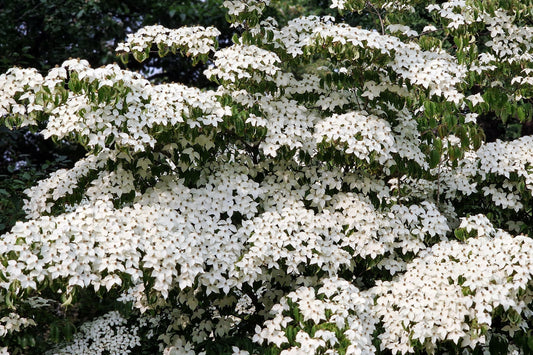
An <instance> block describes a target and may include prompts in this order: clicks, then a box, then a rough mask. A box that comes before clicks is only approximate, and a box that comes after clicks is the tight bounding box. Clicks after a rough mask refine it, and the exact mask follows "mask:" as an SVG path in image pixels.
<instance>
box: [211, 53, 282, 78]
mask: <svg viewBox="0 0 533 355" xmlns="http://www.w3.org/2000/svg"><path fill="white" fill-rule="evenodd" d="M279 62H280V60H279V58H278V56H277V55H276V54H275V53H273V52H270V51H267V50H264V49H262V48H259V47H257V46H254V45H251V46H243V45H237V44H235V45H233V46H231V47H228V48H224V49H221V50H220V51H218V52H216V53H215V63H214V66H213V67H212V68H209V69H207V70H206V71H205V72H204V74H205V75H206V76H207V77H216V78H218V79H219V80H222V81H229V82H242V81H243V80H248V79H249V80H253V81H256V82H260V81H261V80H263V75H266V76H267V78H268V77H272V76H273V75H274V74H276V72H277V71H278V70H279V68H278V67H277V66H276V63H279ZM261 73H262V74H263V75H260V74H261Z"/></svg>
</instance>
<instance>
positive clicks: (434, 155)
mask: <svg viewBox="0 0 533 355" xmlns="http://www.w3.org/2000/svg"><path fill="white" fill-rule="evenodd" d="M440 155H441V152H440V151H439V150H437V149H433V150H432V151H431V152H430V153H429V167H430V168H431V169H433V168H434V167H436V166H437V165H439V163H440Z"/></svg>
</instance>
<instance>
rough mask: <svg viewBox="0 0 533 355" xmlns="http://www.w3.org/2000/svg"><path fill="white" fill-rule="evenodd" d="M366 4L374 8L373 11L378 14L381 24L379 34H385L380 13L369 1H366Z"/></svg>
mask: <svg viewBox="0 0 533 355" xmlns="http://www.w3.org/2000/svg"><path fill="white" fill-rule="evenodd" d="M366 6H369V7H371V8H372V9H373V10H374V12H375V13H376V15H378V18H379V23H380V24H381V34H382V35H384V34H385V26H384V25H383V19H382V18H381V14H380V13H379V10H378V9H377V8H376V7H375V6H374V4H372V3H371V2H370V1H367V2H366Z"/></svg>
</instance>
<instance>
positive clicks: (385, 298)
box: [374, 216, 533, 353]
mask: <svg viewBox="0 0 533 355" xmlns="http://www.w3.org/2000/svg"><path fill="white" fill-rule="evenodd" d="M461 228H465V229H466V230H472V229H476V231H477V234H478V237H477V238H471V239H468V241H467V242H466V243H459V242H456V241H453V242H442V243H440V244H437V245H435V246H433V248H431V250H430V251H427V252H425V253H423V255H421V256H420V258H418V259H416V260H414V261H413V262H412V263H410V264H409V265H408V267H407V272H406V273H405V274H403V275H402V276H400V277H399V278H398V279H396V280H394V281H392V282H379V283H378V285H377V286H376V288H375V289H374V292H376V295H379V296H378V298H377V305H376V307H375V310H376V313H377V315H378V316H379V317H381V319H382V320H383V322H384V326H385V329H386V330H385V332H384V333H383V334H381V335H380V336H379V337H380V339H381V341H382V345H381V346H382V348H383V349H385V348H389V349H392V350H393V351H400V352H402V353H405V352H409V351H412V350H413V348H412V342H411V340H419V341H420V343H421V344H426V345H427V346H428V347H429V349H428V350H431V347H433V346H434V344H435V343H436V342H437V341H442V340H452V341H453V342H455V343H456V344H458V345H461V346H463V347H466V346H470V347H472V348H474V347H475V346H476V344H478V343H484V342H485V339H484V333H483V329H484V328H483V327H490V326H491V314H492V312H493V311H494V309H496V308H497V307H498V306H502V307H503V309H504V310H505V311H509V312H511V310H513V311H514V312H516V313H517V314H522V313H523V314H524V316H526V317H528V316H530V313H531V311H530V310H528V306H527V304H528V303H529V302H530V298H531V294H530V292H526V293H525V294H524V291H525V290H527V289H528V283H529V282H530V280H531V277H532V276H533V275H532V273H531V270H533V269H532V266H533V259H532V257H531V256H532V255H533V253H532V248H533V242H532V241H531V239H530V238H528V237H525V236H517V237H513V236H511V235H509V234H508V233H506V232H504V231H502V230H495V229H494V228H493V227H492V225H491V224H490V222H488V220H487V219H486V218H485V217H483V216H474V217H472V218H469V219H464V220H463V222H462V223H461ZM479 270H483V272H482V273H480V272H479ZM520 326H523V323H518V324H515V325H513V327H514V328H515V329H518V328H519V327H520ZM426 340H429V342H426Z"/></svg>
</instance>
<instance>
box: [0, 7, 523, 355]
mask: <svg viewBox="0 0 533 355" xmlns="http://www.w3.org/2000/svg"><path fill="white" fill-rule="evenodd" d="M268 5H269V1H259V0H247V1H225V2H224V7H225V8H226V9H227V13H228V17H229V20H230V21H231V22H232V23H233V24H234V25H235V26H237V27H239V26H240V27H239V31H240V32H242V35H241V36H236V37H235V39H234V43H233V44H232V45H230V46H227V47H225V48H223V49H218V45H217V42H216V37H217V36H218V35H219V32H218V30H216V29H214V28H204V27H186V28H181V29H177V30H171V29H167V28H164V27H162V26H149V27H146V28H144V29H141V30H140V31H138V32H137V33H135V34H132V35H130V36H128V38H127V39H126V42H125V43H122V44H120V45H119V47H118V48H117V51H118V52H120V53H121V54H122V55H126V54H127V53H132V54H133V55H134V57H135V58H136V59H137V60H141V61H142V60H144V59H146V57H147V56H148V55H150V51H151V49H152V47H154V46H156V47H157V48H158V52H159V55H161V56H162V55H166V54H167V52H172V53H177V52H180V53H181V54H183V55H186V56H191V57H193V61H195V60H203V61H205V62H206V63H207V69H206V70H205V72H204V74H205V75H206V76H207V77H208V78H209V79H211V80H212V81H213V82H214V83H216V84H217V85H218V87H216V88H212V89H205V90H200V89H198V88H192V87H187V86H185V85H182V84H177V83H164V84H157V85H156V84H153V83H151V82H149V81H148V80H146V79H145V78H143V76H142V75H141V74H139V73H132V72H129V71H127V70H123V69H121V68H120V67H119V66H118V65H108V66H105V67H102V68H91V67H90V66H89V63H88V62H87V61H85V60H79V59H71V60H68V61H66V62H64V63H63V64H62V65H61V66H59V67H57V68H54V69H52V70H50V71H49V73H48V74H47V75H44V76H43V75H41V74H39V73H38V72H37V71H35V70H32V69H20V68H13V69H10V70H9V71H8V72H6V73H5V74H2V75H0V116H1V117H5V121H6V123H8V124H10V125H14V126H28V125H29V126H37V125H41V127H44V129H43V130H42V131H41V133H42V134H43V135H44V136H45V137H48V138H49V137H52V138H56V139H60V140H61V139H74V140H76V141H77V142H79V143H80V144H82V145H84V146H85V147H86V148H87V151H88V153H87V155H86V156H85V157H84V158H82V159H80V160H79V161H78V162H76V163H75V164H74V166H72V167H71V168H69V169H61V170H57V171H56V172H54V173H52V174H51V175H50V176H49V177H48V178H46V179H43V180H41V181H39V182H37V183H36V184H35V186H33V187H31V188H29V189H27V190H26V191H25V194H26V196H27V200H26V202H25V205H24V209H25V211H26V217H27V218H26V220H24V221H20V222H18V223H17V224H16V225H15V226H14V227H13V228H12V229H11V231H10V232H9V233H6V234H5V235H3V236H2V237H1V238H0V300H3V302H4V301H5V302H4V303H5V304H4V303H2V304H0V336H2V337H5V338H6V339H8V340H9V339H12V338H13V337H15V336H17V335H18V334H22V333H24V332H26V331H31V329H33V328H34V327H35V326H36V325H37V326H39V324H37V320H38V317H34V318H32V317H33V315H31V312H38V311H39V310H41V311H44V310H50V309H53V308H54V307H55V305H56V304H57V305H58V304H59V299H61V303H63V304H64V305H65V307H66V306H67V305H68V304H70V303H69V302H74V303H75V302H79V301H80V300H79V299H78V298H77V297H78V295H79V293H80V292H87V293H92V294H96V295H98V296H101V295H105V296H106V297H113V298H114V300H116V304H119V305H120V306H116V307H117V308H120V309H122V310H123V308H126V309H127V311H124V312H122V313H119V312H118V311H117V310H111V311H109V312H108V311H107V310H106V313H105V314H102V313H100V314H97V315H95V317H94V318H93V319H92V320H87V321H86V322H85V323H84V324H83V325H81V326H80V327H79V331H78V332H77V333H76V334H75V335H74V337H73V339H72V340H71V341H70V342H65V343H61V344H59V345H57V346H55V347H54V348H53V349H51V350H50V353H54V354H55V353H57V354H69V353H84V354H101V353H102V354H103V353H128V352H130V353H135V351H137V349H139V348H141V347H142V346H143V344H142V342H143V341H147V342H152V343H154V344H156V345H155V346H156V347H157V348H158V350H159V351H160V352H161V353H163V354H168V355H171V354H191V355H192V354H197V353H200V354H203V353H209V351H210V349H211V350H212V349H213V348H210V346H211V345H212V344H213V343H215V344H217V345H220V349H222V348H223V350H220V349H219V351H221V352H224V353H233V354H236V355H237V354H240V355H245V354H250V353H254V352H258V351H260V350H264V348H266V347H276V348H274V349H275V350H276V351H278V350H279V352H280V353H281V354H312V353H326V354H338V353H346V354H372V353H375V352H376V351H378V350H383V351H392V352H393V353H409V352H414V351H423V350H425V351H428V352H434V351H437V350H439V351H440V350H442V348H441V345H442V344H443V343H444V342H447V343H451V344H454V345H453V346H455V347H456V348H455V350H457V352H459V351H460V348H466V349H468V348H471V349H474V348H476V347H477V348H480V347H487V346H488V345H487V344H491V339H496V338H497V337H499V336H502V337H503V336H507V337H508V339H509V343H510V344H509V350H516V349H518V346H519V344H515V343H514V341H515V340H514V338H512V337H513V334H515V333H518V332H522V331H523V330H524V329H526V328H527V326H528V322H529V321H530V319H531V317H532V312H531V302H532V297H533V294H532V290H531V282H532V279H533V273H532V272H531V270H533V259H532V255H533V243H532V242H531V238H530V237H528V236H526V235H525V234H520V233H526V232H527V231H529V230H530V227H531V226H530V225H529V226H528V223H530V217H529V213H530V204H531V202H530V200H531V194H532V191H533V173H532V171H531V166H533V161H532V159H533V158H532V157H533V154H532V149H533V148H532V147H533V141H532V140H533V138H532V137H531V136H523V137H520V138H516V139H514V140H509V141H501V140H496V141H495V142H483V141H482V135H480V133H479V131H478V128H477V121H478V120H480V119H482V118H483V117H484V116H486V115H487V114H495V112H496V113H498V114H500V113H501V112H505V114H506V115H508V116H509V115H512V116H513V117H514V118H519V119H521V117H522V116H523V117H524V118H525V117H526V113H527V112H526V111H527V109H528V108H527V107H528V106H527V104H526V103H527V100H531V91H530V89H531V85H533V81H532V79H531V78H532V76H531V73H533V70H532V69H531V68H530V67H531V61H532V58H531V55H532V52H533V46H532V45H531V36H529V34H530V33H531V28H530V27H528V26H524V25H523V23H522V22H520V21H521V20H520V17H519V16H516V17H515V16H513V15H512V14H511V13H509V12H508V11H505V10H503V9H492V10H490V9H488V8H486V7H485V5H483V4H480V3H478V2H473V1H459V0H453V1H448V2H444V3H440V4H438V5H436V4H430V5H428V6H427V8H426V9H425V10H424V11H426V12H425V13H424V16H425V17H424V18H425V20H424V21H426V22H427V23H426V22H424V25H425V26H424V27H423V30H422V31H419V32H415V30H414V29H413V28H415V26H414V25H413V24H409V23H384V22H383V23H382V21H383V19H382V18H381V17H378V20H379V27H381V28H379V30H375V29H366V28H361V27H354V26H349V25H348V24H346V23H337V22H336V19H335V18H334V17H331V16H326V17H318V16H307V17H301V18H297V19H292V20H289V21H288V23H287V24H286V25H284V26H280V25H279V24H278V23H277V22H276V20H275V19H273V18H264V17H262V12H263V11H264V9H265V8H266V6H268ZM361 6H363V7H361ZM364 6H367V7H368V6H370V7H371V10H372V11H371V13H377V15H376V16H378V15H379V16H381V14H386V13H389V12H394V13H396V12H398V13H400V12H401V13H402V14H403V15H406V16H409V14H411V15H412V13H413V12H414V9H415V8H414V7H413V5H412V4H411V2H409V1H389V2H384V3H380V4H377V3H375V2H365V3H364V4H363V5H361V4H360V3H359V2H357V1H349V0H347V1H340V0H338V1H333V3H332V8H338V9H339V10H350V11H352V10H353V11H363V10H364ZM428 14H430V15H432V16H434V17H433V19H432V20H429V18H430V16H427V15H428ZM390 18H392V17H390ZM390 18H389V19H390ZM398 18H401V16H399V17H398ZM387 21H389V20H387ZM385 25H386V26H385ZM409 25H411V26H413V28H411V27H409ZM417 26H418V25H417ZM476 26H479V28H482V27H483V28H486V31H485V33H484V34H477V33H472V34H471V35H472V36H471V37H468V38H467V37H464V38H463V37H461V36H462V35H463V32H464V31H469V29H470V28H474V27H475V28H477V27H476ZM416 28H417V29H418V27H416ZM420 28H422V27H421V26H420ZM442 31H444V33H447V34H449V35H450V36H456V37H454V41H455V44H456V46H455V47H454V48H453V50H449V49H448V47H449V43H447V42H446V43H444V42H442V41H441V40H440V39H439V37H437V36H434V37H433V35H434V34H435V33H441V32H442ZM481 41H483V43H481ZM465 48H466V49H465ZM467 52H468V53H467ZM465 53H466V54H465ZM195 58H196V59H195ZM306 66H311V67H312V68H313V70H307V71H306V70H304V69H306ZM487 73H491V75H487V76H486V78H485V77H483V78H482V77H481V76H482V74H487ZM474 83H475V85H474ZM504 87H506V88H507V89H508V88H509V87H511V88H513V89H512V90H510V89H509V90H501V92H500V88H504ZM515 89H516V90H515ZM528 90H529V91H528ZM511 91H512V92H513V93H509V94H507V92H511ZM500 94H501V95H507V96H505V97H507V98H509V100H506V99H501V100H500V97H496V98H495V96H499V95H500ZM491 105H495V106H494V108H492V107H491ZM498 105H500V106H498ZM506 105H507V106H506ZM513 105H515V106H513ZM524 110H526V111H524ZM507 111H509V112H507ZM528 112H529V111H528ZM515 116H516V117H515ZM506 117H507V116H506ZM503 228H505V229H503ZM511 233H516V234H517V235H514V234H511ZM480 270H482V271H483V272H480ZM43 290H46V291H43ZM110 307H115V303H114V304H113V305H110ZM28 308H30V309H31V312H30V311H28ZM57 309H60V310H62V309H64V308H62V307H59V306H57ZM54 312H56V313H57V312H59V311H57V310H56V311H54ZM494 319H497V320H498V321H494ZM502 324H503V325H502ZM529 324H530V323H529ZM243 335H244V336H243ZM218 343H220V344H218ZM377 344H379V345H377ZM7 345H8V346H12V345H11V343H7V342H6V346H7ZM0 346H4V343H0ZM378 347H379V349H378ZM258 349H260V350H258ZM8 350H9V349H8V348H5V347H3V348H0V351H3V352H7V351H8ZM517 351H518V350H517Z"/></svg>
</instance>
